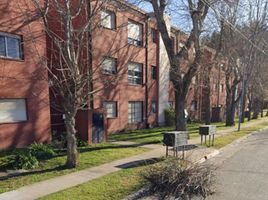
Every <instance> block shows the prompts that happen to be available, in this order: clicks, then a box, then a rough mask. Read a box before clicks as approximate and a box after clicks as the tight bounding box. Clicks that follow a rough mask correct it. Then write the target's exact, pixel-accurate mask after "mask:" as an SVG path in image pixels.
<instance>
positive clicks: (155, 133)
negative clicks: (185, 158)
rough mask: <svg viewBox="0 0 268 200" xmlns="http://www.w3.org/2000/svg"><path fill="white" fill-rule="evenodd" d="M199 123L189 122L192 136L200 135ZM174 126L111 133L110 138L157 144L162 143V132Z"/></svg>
mask: <svg viewBox="0 0 268 200" xmlns="http://www.w3.org/2000/svg"><path fill="white" fill-rule="evenodd" d="M199 125H200V124H199V123H190V124H188V130H189V132H190V137H191V138H193V137H197V136H198V128H199ZM173 130H174V127H156V128H152V129H142V130H134V131H129V132H127V133H120V134H111V135H109V140H111V141H113V140H116V141H131V142H136V143H140V144H156V143H161V142H162V140H163V135H162V133H163V132H165V131H173Z"/></svg>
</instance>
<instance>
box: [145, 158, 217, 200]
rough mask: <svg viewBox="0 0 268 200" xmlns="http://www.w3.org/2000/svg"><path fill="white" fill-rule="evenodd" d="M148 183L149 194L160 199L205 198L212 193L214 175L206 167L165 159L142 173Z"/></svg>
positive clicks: (208, 167) (184, 199) (183, 199)
mask: <svg viewBox="0 0 268 200" xmlns="http://www.w3.org/2000/svg"><path fill="white" fill-rule="evenodd" d="M143 177H144V178H145V180H147V181H148V182H149V193H150V194H156V195H158V196H159V197H160V199H164V198H170V197H175V198H176V199H181V200H186V199H191V198H192V197H193V196H198V197H203V198H205V197H207V196H208V195H209V194H211V193H212V185H213V183H214V175H213V173H212V169H211V167H210V166H208V165H206V166H205V165H197V164H192V163H189V162H187V161H181V160H177V159H175V158H172V159H171V158H169V159H166V160H165V161H163V162H160V163H157V164H155V165H153V166H152V167H150V168H148V169H147V170H146V171H145V173H143Z"/></svg>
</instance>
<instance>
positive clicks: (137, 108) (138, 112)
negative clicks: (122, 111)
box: [128, 101, 143, 124]
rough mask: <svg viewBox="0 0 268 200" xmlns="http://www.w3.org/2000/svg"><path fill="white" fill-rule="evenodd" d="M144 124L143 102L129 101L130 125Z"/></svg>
mask: <svg viewBox="0 0 268 200" xmlns="http://www.w3.org/2000/svg"><path fill="white" fill-rule="evenodd" d="M141 122H143V102H142V101H129V102H128V123H129V124H135V123H141Z"/></svg>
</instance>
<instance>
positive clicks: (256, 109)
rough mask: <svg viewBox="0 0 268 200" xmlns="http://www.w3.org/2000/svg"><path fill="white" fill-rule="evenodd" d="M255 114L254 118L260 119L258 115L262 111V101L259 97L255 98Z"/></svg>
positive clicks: (253, 106)
mask: <svg viewBox="0 0 268 200" xmlns="http://www.w3.org/2000/svg"><path fill="white" fill-rule="evenodd" d="M252 108H253V116H252V119H258V115H259V114H260V111H261V102H260V101H259V100H258V99H253V105H252Z"/></svg>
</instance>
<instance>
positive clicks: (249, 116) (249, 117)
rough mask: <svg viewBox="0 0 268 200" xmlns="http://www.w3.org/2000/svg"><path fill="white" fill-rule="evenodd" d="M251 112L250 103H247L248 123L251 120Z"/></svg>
mask: <svg viewBox="0 0 268 200" xmlns="http://www.w3.org/2000/svg"><path fill="white" fill-rule="evenodd" d="M251 111H252V109H251V101H249V103H248V121H250V120H251Z"/></svg>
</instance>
